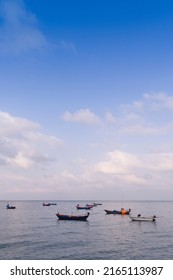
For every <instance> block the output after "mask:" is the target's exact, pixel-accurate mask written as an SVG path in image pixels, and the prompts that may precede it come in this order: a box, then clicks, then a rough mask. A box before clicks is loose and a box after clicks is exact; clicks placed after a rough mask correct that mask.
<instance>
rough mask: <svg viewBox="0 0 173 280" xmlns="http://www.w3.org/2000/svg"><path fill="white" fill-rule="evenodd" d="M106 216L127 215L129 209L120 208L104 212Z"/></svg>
mask: <svg viewBox="0 0 173 280" xmlns="http://www.w3.org/2000/svg"><path fill="white" fill-rule="evenodd" d="M105 212H106V214H119V215H129V214H130V212H131V209H129V210H125V209H124V208H121V210H106V209H105Z"/></svg>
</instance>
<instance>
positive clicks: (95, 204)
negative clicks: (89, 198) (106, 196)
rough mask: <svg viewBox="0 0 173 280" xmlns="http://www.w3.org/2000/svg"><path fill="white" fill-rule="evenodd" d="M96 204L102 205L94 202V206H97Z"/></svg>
mask: <svg viewBox="0 0 173 280" xmlns="http://www.w3.org/2000/svg"><path fill="white" fill-rule="evenodd" d="M97 205H102V203H97V202H94V206H97Z"/></svg>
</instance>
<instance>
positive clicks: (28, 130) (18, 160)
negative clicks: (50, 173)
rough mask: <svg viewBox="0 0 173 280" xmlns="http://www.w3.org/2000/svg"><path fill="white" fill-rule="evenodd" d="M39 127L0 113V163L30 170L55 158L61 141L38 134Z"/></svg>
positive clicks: (25, 120)
mask: <svg viewBox="0 0 173 280" xmlns="http://www.w3.org/2000/svg"><path fill="white" fill-rule="evenodd" d="M40 129H41V127H40V125H39V124H37V123H34V122H31V121H28V120H27V119H22V118H17V117H13V116H11V115H10V114H8V113H6V112H0V136H1V140H0V162H1V165H2V164H4V165H14V166H18V167H22V168H25V169H27V168H30V167H31V166H33V165H35V164H39V163H43V164H44V163H47V162H49V161H52V160H53V159H54V158H55V156H54V155H55V151H56V149H57V148H59V147H60V145H61V141H60V140H59V139H57V138H56V137H54V136H48V135H45V134H42V133H41V132H40Z"/></svg>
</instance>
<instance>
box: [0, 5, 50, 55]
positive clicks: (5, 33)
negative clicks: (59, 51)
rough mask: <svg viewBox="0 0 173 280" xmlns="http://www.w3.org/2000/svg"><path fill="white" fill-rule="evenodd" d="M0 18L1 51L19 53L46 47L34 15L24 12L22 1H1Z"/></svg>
mask: <svg viewBox="0 0 173 280" xmlns="http://www.w3.org/2000/svg"><path fill="white" fill-rule="evenodd" d="M0 16H1V18H2V19H3V25H2V27H1V28H0V50H1V51H3V52H7V53H8V52H13V53H19V52H23V51H28V50H40V49H41V48H44V47H45V46H47V44H48V43H47V40H46V38H45V36H44V34H43V33H42V32H41V30H40V29H39V27H38V26H37V19H36V17H35V15H34V14H32V13H31V12H30V11H27V10H26V8H25V6H24V2H23V1H22V0H3V1H1V4H0Z"/></svg>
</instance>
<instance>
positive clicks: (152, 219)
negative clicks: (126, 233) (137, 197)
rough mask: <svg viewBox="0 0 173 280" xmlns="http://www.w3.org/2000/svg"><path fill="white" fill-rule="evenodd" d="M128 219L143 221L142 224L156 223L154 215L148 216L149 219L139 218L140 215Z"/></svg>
mask: <svg viewBox="0 0 173 280" xmlns="http://www.w3.org/2000/svg"><path fill="white" fill-rule="evenodd" d="M129 217H130V219H131V220H132V221H144V222H155V221H156V216H155V215H153V216H150V217H143V216H141V214H138V215H137V216H136V217H132V216H129Z"/></svg>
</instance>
